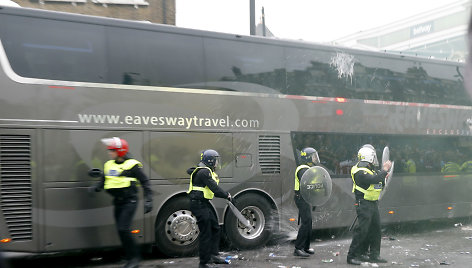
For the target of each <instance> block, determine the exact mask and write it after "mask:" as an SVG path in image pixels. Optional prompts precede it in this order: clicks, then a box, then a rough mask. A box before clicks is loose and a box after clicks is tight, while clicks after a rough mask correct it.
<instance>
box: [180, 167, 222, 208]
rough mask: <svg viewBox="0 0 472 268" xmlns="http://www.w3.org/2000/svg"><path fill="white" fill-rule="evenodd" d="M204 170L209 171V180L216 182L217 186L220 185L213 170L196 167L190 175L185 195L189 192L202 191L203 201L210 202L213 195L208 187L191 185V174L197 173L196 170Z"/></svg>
mask: <svg viewBox="0 0 472 268" xmlns="http://www.w3.org/2000/svg"><path fill="white" fill-rule="evenodd" d="M204 168H206V169H208V170H209V171H210V174H211V178H212V179H213V180H214V181H215V182H216V185H218V184H219V183H220V179H219V178H218V174H216V173H215V172H213V170H211V168H209V167H197V168H195V170H194V171H193V172H192V174H190V185H189V186H188V191H187V194H189V193H190V192H191V191H202V192H203V197H205V199H209V200H211V199H213V197H214V196H215V194H214V193H213V192H212V191H211V190H210V188H208V186H205V187H200V186H193V183H192V182H193V174H195V172H197V171H198V170H200V169H204Z"/></svg>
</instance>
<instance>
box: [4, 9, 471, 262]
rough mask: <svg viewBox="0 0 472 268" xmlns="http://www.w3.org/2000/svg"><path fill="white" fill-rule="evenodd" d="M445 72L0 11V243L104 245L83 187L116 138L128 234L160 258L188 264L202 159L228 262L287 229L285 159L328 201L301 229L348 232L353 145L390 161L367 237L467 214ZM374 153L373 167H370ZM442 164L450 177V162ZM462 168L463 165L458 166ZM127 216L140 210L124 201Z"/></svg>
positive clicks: (16, 246)
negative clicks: (323, 184) (124, 166)
mask: <svg viewBox="0 0 472 268" xmlns="http://www.w3.org/2000/svg"><path fill="white" fill-rule="evenodd" d="M463 69H464V65H463V64H461V63H457V62H456V63H455V62H447V61H439V60H429V59H423V58H416V57H407V56H402V55H392V54H386V53H374V52H366V51H359V50H352V49H348V48H343V47H332V46H326V45H320V44H313V43H307V42H300V41H290V40H278V39H269V38H260V37H250V36H240V35H231V34H223V33H215V32H207V31H199V30H190V29H183V28H178V27H173V26H166V25H156V24H150V23H142V22H133V21H126V20H118V19H110V18H100V17H92V16H85V15H77V14H67V13H59V12H50V11H44V10H35V9H27V8H15V7H0V194H1V197H0V241H1V242H0V244H1V245H0V246H1V248H2V249H3V250H5V251H18V252H32V253H44V252H60V251H70V250H82V249H97V248H108V247H115V246H119V240H118V236H117V235H116V233H115V227H114V223H113V217H112V206H111V200H110V197H109V196H108V195H106V194H103V193H101V194H94V195H89V194H88V191H87V188H88V187H89V186H91V185H92V184H93V183H94V182H95V181H94V179H93V178H91V177H89V176H88V175H87V171H88V170H89V169H91V168H101V167H102V166H103V163H104V162H105V161H106V160H108V159H107V155H106V150H105V149H104V146H103V145H102V144H101V143H100V139H101V138H105V137H113V136H118V137H121V138H124V139H126V140H127V141H128V142H129V143H130V152H131V154H132V155H133V156H134V157H135V158H136V159H138V160H140V161H142V163H143V164H144V167H145V172H146V174H147V176H148V177H149V178H150V181H151V187H152V189H153V191H154V208H155V209H154V211H153V212H152V213H149V214H146V215H144V214H143V209H142V206H140V208H139V210H138V212H137V215H136V216H135V220H134V222H133V233H134V234H135V235H136V239H137V240H138V241H139V243H141V244H146V245H156V246H157V247H158V248H159V250H160V251H162V252H163V253H165V254H167V255H170V256H183V255H189V254H192V253H194V252H195V250H196V247H197V244H198V243H197V239H198V228H197V225H196V221H195V217H194V216H193V215H192V214H191V213H190V212H189V202H188V199H187V195H186V191H187V189H188V180H189V179H188V175H187V174H186V170H187V168H189V167H191V166H192V165H195V164H196V163H197V162H198V161H199V153H200V152H201V150H203V149H207V148H212V149H215V150H217V151H218V152H219V153H220V154H221V156H222V161H223V163H224V165H223V166H222V169H221V170H220V171H219V175H220V178H221V184H220V185H221V186H222V187H223V188H224V189H225V190H227V191H230V192H231V194H232V195H233V196H234V198H235V200H236V203H237V206H238V208H239V209H240V210H241V211H242V214H243V215H245V217H247V218H248V219H249V220H250V222H251V225H252V226H253V228H252V229H247V228H245V227H244V226H243V225H241V224H239V223H238V221H237V220H235V218H234V216H233V215H232V214H231V213H228V210H227V206H226V203H225V201H224V200H214V201H213V202H212V204H213V206H214V209H215V212H216V214H217V216H218V220H219V222H220V224H221V226H222V231H223V233H224V236H225V238H226V239H227V241H228V242H229V244H230V245H231V246H233V247H235V248H241V249H244V248H253V247H257V246H261V245H264V243H266V242H267V241H268V240H269V239H271V237H272V235H273V234H276V233H278V232H284V233H286V232H290V231H295V230H297V217H298V211H297V209H296V207H295V205H294V202H293V194H294V191H293V187H294V171H295V168H296V166H297V163H298V157H297V156H298V154H299V150H300V149H302V148H303V147H306V146H312V147H314V148H316V149H317V150H318V153H319V156H320V158H321V162H322V165H323V166H324V167H325V168H326V169H327V170H328V171H329V173H330V174H331V177H332V182H333V191H332V195H331V197H330V199H329V201H328V202H327V203H326V204H325V205H323V206H319V207H316V209H315V210H314V212H313V217H314V223H313V228H315V229H324V228H340V227H346V226H349V225H350V224H351V222H352V220H353V219H354V216H355V210H354V197H353V194H352V192H351V190H352V180H351V178H350V174H349V170H350V168H351V167H352V165H354V164H355V160H356V152H357V150H358V149H359V148H360V146H362V145H363V144H365V143H370V144H373V145H374V146H375V147H376V148H377V149H378V150H381V149H382V148H383V146H386V145H388V146H389V147H390V151H391V156H392V160H394V161H395V163H396V164H395V173H394V176H393V179H392V181H391V183H390V185H389V188H388V189H387V191H386V192H385V194H384V196H383V199H382V200H381V203H380V211H381V218H382V221H383V223H385V224H388V223H397V222H404V221H419V220H428V219H441V218H454V217H466V216H470V215H471V214H472V213H471V212H472V195H471V194H470V193H471V192H472V173H471V172H470V170H469V169H467V165H468V162H467V161H468V160H472V154H471V146H472V140H471V126H472V106H471V100H470V98H469V97H468V95H467V94H466V92H465V90H464V86H463V76H462V74H463ZM380 154H381V151H379V152H378V155H380ZM454 163H455V165H454ZM471 168H472V166H471ZM141 204H142V203H141Z"/></svg>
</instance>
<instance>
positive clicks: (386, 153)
mask: <svg viewBox="0 0 472 268" xmlns="http://www.w3.org/2000/svg"><path fill="white" fill-rule="evenodd" d="M388 160H390V149H389V148H388V147H387V146H385V148H384V150H383V153H382V166H381V167H380V168H382V167H383V164H384V163H385V162H387V161H388ZM394 164H395V163H394V162H392V167H391V168H390V170H389V171H388V173H387V177H386V178H385V185H384V187H383V190H382V192H381V193H380V196H379V200H381V199H382V197H383V195H384V194H385V193H386V192H387V188H388V185H389V184H390V182H391V181H392V176H393V167H394Z"/></svg>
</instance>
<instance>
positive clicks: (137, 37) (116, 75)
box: [107, 27, 204, 88]
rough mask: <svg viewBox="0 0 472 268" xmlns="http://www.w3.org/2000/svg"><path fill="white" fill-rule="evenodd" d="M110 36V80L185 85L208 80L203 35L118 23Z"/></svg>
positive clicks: (111, 29) (159, 84)
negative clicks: (145, 28) (136, 27)
mask: <svg viewBox="0 0 472 268" xmlns="http://www.w3.org/2000/svg"><path fill="white" fill-rule="evenodd" d="M107 36H108V41H109V51H108V55H109V56H108V67H109V73H108V75H109V83H112V84H133V85H145V86H172V87H184V88H185V87H192V84H201V83H202V82H203V81H204V76H203V74H204V70H203V62H204V60H203V45H202V43H203V41H202V39H201V38H200V37H195V36H184V35H179V34H169V33H164V32H153V31H144V30H136V29H127V28H116V27H109V28H108V29H107ZM187 84H189V85H187Z"/></svg>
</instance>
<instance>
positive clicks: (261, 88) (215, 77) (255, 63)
mask: <svg viewBox="0 0 472 268" xmlns="http://www.w3.org/2000/svg"><path fill="white" fill-rule="evenodd" d="M205 55H206V59H207V61H206V69H207V80H208V87H209V88H218V89H226V90H234V91H248V92H262V93H275V94H278V93H280V92H279V91H280V90H283V89H284V88H285V69H284V67H283V66H284V64H283V49H282V48H281V47H277V46H271V45H261V44H256V43H249V42H239V41H228V40H219V39H205Z"/></svg>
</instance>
